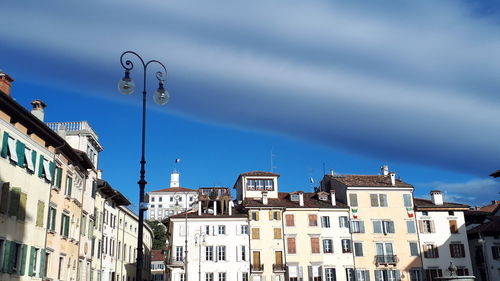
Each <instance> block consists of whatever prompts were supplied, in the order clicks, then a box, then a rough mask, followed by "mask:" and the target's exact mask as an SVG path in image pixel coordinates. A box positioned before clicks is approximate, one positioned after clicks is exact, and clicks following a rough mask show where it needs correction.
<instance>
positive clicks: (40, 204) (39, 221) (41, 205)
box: [36, 200, 45, 227]
mask: <svg viewBox="0 0 500 281" xmlns="http://www.w3.org/2000/svg"><path fill="white" fill-rule="evenodd" d="M44 213H45V203H44V202H43V201H40V200H38V206H37V211H36V226H40V227H43V214H44Z"/></svg>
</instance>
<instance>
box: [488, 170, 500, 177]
mask: <svg viewBox="0 0 500 281" xmlns="http://www.w3.org/2000/svg"><path fill="white" fill-rule="evenodd" d="M490 177H494V178H498V177H500V170H496V171H494V172H493V173H491V174H490Z"/></svg>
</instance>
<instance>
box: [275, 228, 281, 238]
mask: <svg viewBox="0 0 500 281" xmlns="http://www.w3.org/2000/svg"><path fill="white" fill-rule="evenodd" d="M274 239H281V228H275V229H274Z"/></svg>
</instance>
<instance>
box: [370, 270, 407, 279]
mask: <svg viewBox="0 0 500 281" xmlns="http://www.w3.org/2000/svg"><path fill="white" fill-rule="evenodd" d="M375 280H377V281H397V280H401V272H400V271H399V270H392V269H384V270H375Z"/></svg>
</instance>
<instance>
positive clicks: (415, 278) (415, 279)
mask: <svg viewBox="0 0 500 281" xmlns="http://www.w3.org/2000/svg"><path fill="white" fill-rule="evenodd" d="M410 281H422V275H421V272H420V270H419V269H410Z"/></svg>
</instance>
